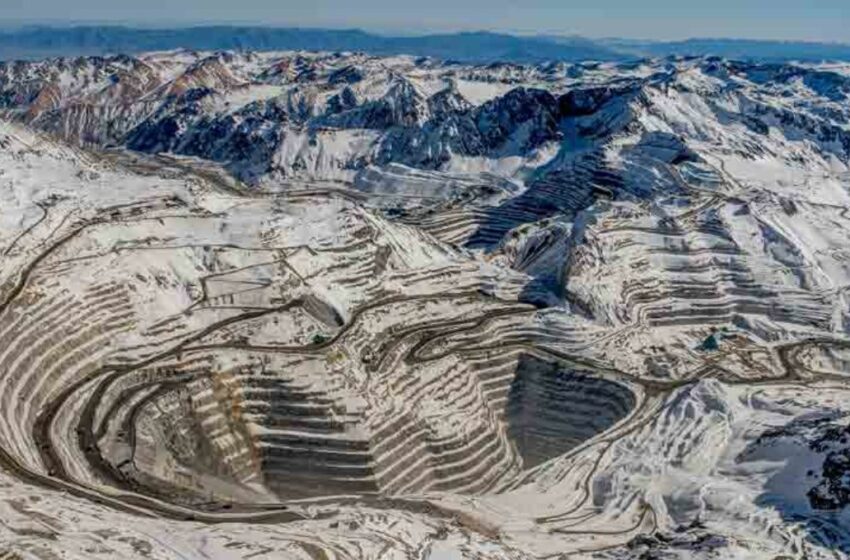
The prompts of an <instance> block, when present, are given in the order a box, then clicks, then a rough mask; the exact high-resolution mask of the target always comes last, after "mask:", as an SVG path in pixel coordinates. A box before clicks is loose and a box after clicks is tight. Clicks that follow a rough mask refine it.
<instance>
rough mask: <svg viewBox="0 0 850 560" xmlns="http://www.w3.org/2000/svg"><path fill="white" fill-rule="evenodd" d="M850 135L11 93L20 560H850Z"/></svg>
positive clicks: (226, 60) (135, 88)
mask: <svg viewBox="0 0 850 560" xmlns="http://www.w3.org/2000/svg"><path fill="white" fill-rule="evenodd" d="M849 96H850V66H847V65H842V64H820V65H804V64H752V63H741V62H735V61H730V60H725V59H718V58H687V59H681V58H678V59H677V58H668V59H654V60H646V61H643V62H639V63H629V64H615V63H581V64H566V63H548V64H540V65H536V66H523V65H517V64H509V63H498V64H490V65H486V66H482V65H465V64H459V63H453V62H441V61H437V60H433V59H428V58H420V59H417V58H411V57H401V56H400V57H391V58H380V57H373V56H367V55H363V54H346V53H343V54H340V53H336V54H328V53H306V52H297V53H294V52H277V53H273V52H268V53H235V52H217V53H208V52H190V51H173V52H157V53H150V54H144V55H140V56H136V57H134V56H115V57H90V58H74V59H51V60H43V61H36V62H10V63H4V64H2V65H0V109H2V120H0V200H2V206H0V262H2V266H0V340H2V342H3V344H2V345H0V466H2V467H3V470H2V474H0V512H2V515H0V517H2V519H3V523H0V558H2V557H4V556H3V555H4V554H5V555H13V556H12V557H15V556H14V555H18V556H20V557H22V558H26V557H30V556H34V557H39V555H41V556H45V555H49V554H54V555H58V554H60V553H61V554H64V555H65V556H66V557H69V558H115V557H127V558H181V557H184V558H234V557H238V558H243V557H244V558H381V559H383V558H422V559H429V560H436V559H443V558H488V559H490V558H511V559H519V558H558V557H561V556H563V555H575V556H576V557H588V558H589V557H597V558H646V557H650V558H654V557H662V558H718V557H720V558H774V557H791V558H831V557H847V556H848V554H850V530H848V518H847V515H848V511H850V510H848V506H850V485H848V482H847V480H848V477H850V469H849V468H848V463H847V457H848V453H850V452H848V444H847V441H846V440H847V436H848V419H850V409H848V404H847V403H848V402H850V399H848V398H847V397H848V396H850V384H848V381H847V380H848V376H850V352H848V348H850V299H848V288H850V252H848V248H847V247H848V243H850V215H848V209H850V168H848V164H850V102H848V101H850V99H848V97H849ZM105 519H108V521H109V523H108V525H105V524H104V520H105ZM47 557H50V556H47Z"/></svg>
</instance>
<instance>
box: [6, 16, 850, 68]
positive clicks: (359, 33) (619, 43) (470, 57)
mask: <svg viewBox="0 0 850 560" xmlns="http://www.w3.org/2000/svg"><path fill="white" fill-rule="evenodd" d="M176 48H187V49H194V50H229V49H235V50H259V51H263V50H309V51H360V52H365V53H368V54H373V55H384V56H386V55H396V54H407V55H412V56H431V57H435V58H443V59H456V60H459V61H462V62H495V61H504V62H516V63H537V62H543V61H582V60H598V61H626V60H631V59H635V58H645V57H654V56H674V55H679V56H707V55H717V56H725V57H728V58H744V59H747V60H764V61H771V60H772V61H784V60H802V61H818V60H850V45H848V44H843V43H826V42H803V41H770V40H752V39H734V38H731V39H723V38H717V39H715V38H692V39H686V40H681V41H646V40H633V39H619V38H608V39H590V38H586V37H581V36H575V35H569V36H558V35H513V34H509V33H502V32H492V31H462V32H455V33H433V34H425V35H399V36H393V35H389V34H379V33H372V32H368V31H364V30H362V29H354V28H352V29H328V28H307V27H272V26H256V25H233V26H231V25H198V26H187V27H173V28H154V27H135V26H132V25H75V26H52V25H27V26H20V27H7V28H6V29H5V30H3V29H0V59H6V60H8V59H17V58H22V59H34V58H44V57H50V56H57V55H61V56H77V55H81V56H82V55H105V54H115V53H119V52H123V53H128V54H132V53H141V52H145V51H158V50H172V49H176Z"/></svg>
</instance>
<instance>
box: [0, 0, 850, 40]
mask: <svg viewBox="0 0 850 560" xmlns="http://www.w3.org/2000/svg"><path fill="white" fill-rule="evenodd" d="M0 22H2V23H3V24H7V25H8V24H12V25H14V24H17V23H52V24H61V23H123V24H142V25H156V26H167V25H186V24H203V23H227V24H263V25H279V26H306V27H345V28H352V27H357V28H363V29H366V30H370V31H379V32H391V33H426V32H438V31H458V30H491V31H505V32H511V33H519V34H535V33H545V34H559V35H583V36H587V37H627V38H641V39H660V40H671V39H684V38H689V37H736V38H751V39H784V40H807V41H828V42H844V43H850V0H698V1H694V0H582V1H574V0H416V1H409V0H297V1H294V0H0Z"/></svg>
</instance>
